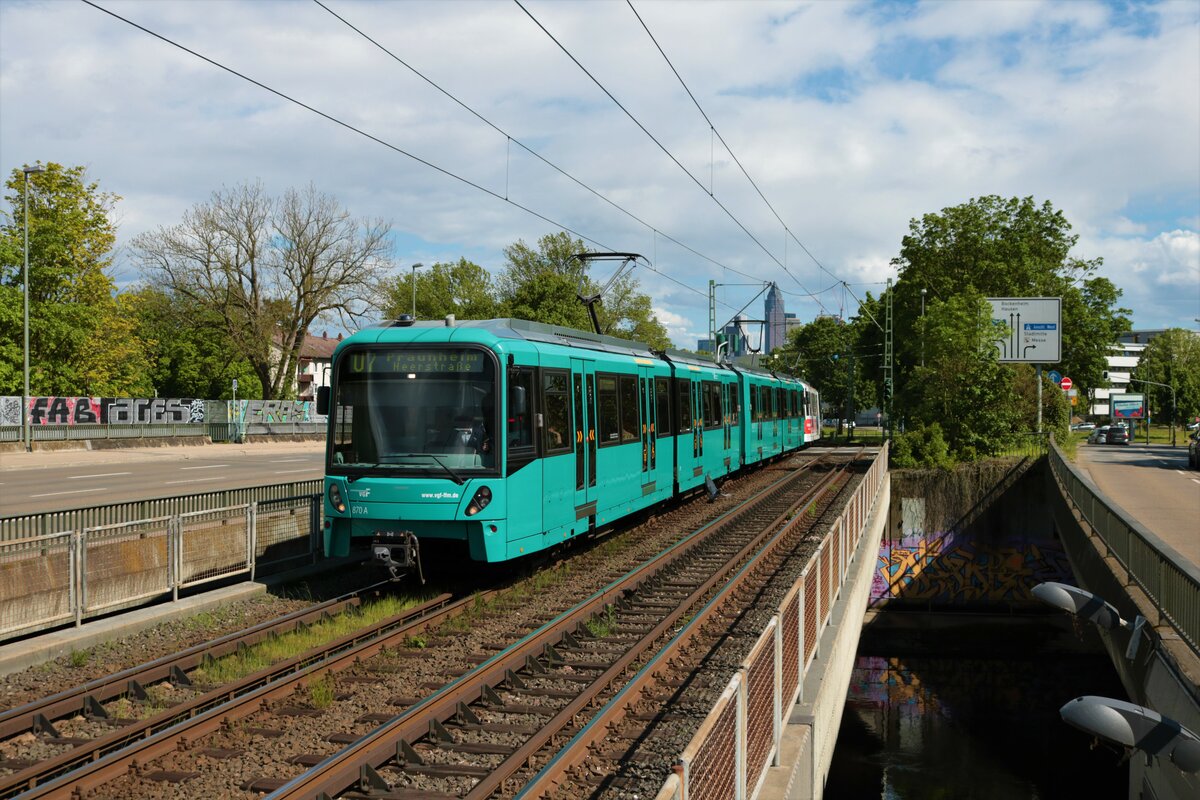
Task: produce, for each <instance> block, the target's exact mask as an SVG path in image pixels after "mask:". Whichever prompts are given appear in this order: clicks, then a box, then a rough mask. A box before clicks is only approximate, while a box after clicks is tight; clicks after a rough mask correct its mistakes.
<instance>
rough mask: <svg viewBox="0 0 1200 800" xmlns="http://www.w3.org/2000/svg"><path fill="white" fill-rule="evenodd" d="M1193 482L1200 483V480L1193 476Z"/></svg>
mask: <svg viewBox="0 0 1200 800" xmlns="http://www.w3.org/2000/svg"><path fill="white" fill-rule="evenodd" d="M1192 483H1200V480H1197V479H1196V478H1192Z"/></svg>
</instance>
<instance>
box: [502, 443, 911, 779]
mask: <svg viewBox="0 0 1200 800" xmlns="http://www.w3.org/2000/svg"><path fill="white" fill-rule="evenodd" d="M887 449H888V448H887V445H886V444H885V445H884V446H883V448H882V449H881V450H880V452H879V455H878V456H876V458H875V460H874V463H872V465H871V468H870V470H868V472H867V475H866V477H865V478H864V479H863V481H862V482H861V483H859V485H858V487H857V488H856V489H855V492H854V495H853V496H852V497H851V499H850V502H849V503H848V504H847V505H846V507H845V509H844V510H843V511H842V514H841V515H840V516H839V517H838V519H837V521H836V522H835V523H834V524H833V526H832V527H831V528H830V530H829V532H828V533H827V534H826V536H825V538H824V539H823V540H822V542H821V544H820V546H819V547H818V548H817V549H816V550H815V551H814V552H813V554H812V556H811V558H810V559H809V562H808V564H807V565H806V566H805V567H804V570H803V572H802V573H801V576H800V578H799V579H798V580H797V581H796V583H795V584H794V585H793V586H792V588H791V589H790V590H789V591H788V592H787V594H786V595H785V596H784V599H783V601H782V602H781V603H780V605H779V608H778V611H777V613H776V614H775V615H774V616H773V617H772V618H771V619H770V621H769V622H768V623H767V625H766V627H765V629H764V630H763V632H762V634H761V635H760V637H759V639H758V641H757V643H756V644H755V646H754V647H753V648H752V649H751V651H750V654H749V655H747V656H746V658H745V660H744V661H743V662H742V665H741V667H740V668H739V669H738V671H737V673H735V674H734V676H733V677H732V678H731V679H730V681H729V684H728V685H727V686H726V688H725V691H724V693H723V694H722V695H721V698H720V700H719V701H718V702H717V704H716V706H715V707H714V708H713V709H712V710H711V711H710V712H709V714H708V716H707V717H706V718H705V719H704V721H703V722H702V723H701V724H700V727H699V730H698V731H697V732H696V734H695V735H694V736H693V737H692V740H691V742H690V743H689V744H688V745H687V747H686V748H685V749H684V751H683V753H682V754H681V755H680V756H679V759H678V760H677V762H676V766H675V769H674V772H673V774H672V775H670V776H669V777H668V778H667V780H666V781H665V782H664V784H663V785H662V787H661V788H660V790H659V792H658V794H657V795H656V796H655V798H656V800H681V798H696V797H701V796H703V797H706V798H730V799H731V800H732V799H733V798H754V797H756V796H757V795H758V793H759V791H760V790H761V789H762V786H763V783H764V781H765V779H766V773H767V769H768V768H769V767H771V766H779V765H780V758H781V736H782V731H783V728H784V725H785V723H786V722H787V719H788V716H789V715H790V714H791V711H792V706H793V704H794V703H796V702H799V701H801V700H804V699H805V698H804V697H803V687H804V678H805V675H806V674H807V672H808V669H809V667H810V666H811V665H812V663H813V660H814V659H815V658H817V656H818V652H817V648H818V643H819V642H820V638H821V633H822V631H824V629H825V627H826V626H827V625H829V623H830V621H831V618H832V611H833V603H834V602H835V601H836V599H837V596H838V594H839V592H840V591H841V589H842V586H843V582H844V580H845V579H846V577H847V574H848V572H849V569H850V566H851V564H852V563H853V560H854V555H855V552H856V549H857V546H858V544H859V542H860V541H861V540H862V537H863V534H864V533H865V532H866V526H867V523H868V521H869V520H870V518H871V514H872V512H873V511H874V510H875V506H876V502H877V500H878V497H879V490H880V487H881V486H882V485H883V479H884V476H885V473H886V472H887V460H888V453H887ZM869 557H873V555H870V556H869ZM603 716H604V713H603V712H601V713H600V714H598V715H597V717H596V718H595V719H594V720H593V722H595V720H599V719H602V718H603ZM836 731H837V728H836V726H835V727H833V728H832V729H831V730H830V731H827V732H826V735H825V736H824V737H821V738H820V739H819V740H817V741H811V742H809V744H808V747H809V748H813V749H814V751H815V752H814V755H813V763H828V754H829V753H830V752H831V751H832V748H833V746H834V741H833V735H834V734H836ZM544 774H545V771H544V772H543V775H539V776H538V779H535V781H534V782H533V783H532V784H531V785H530V787H528V788H527V790H526V791H525V792H523V793H522V794H521V795H519V797H520V798H521V800H524V799H525V798H533V797H538V796H543V795H544V794H545V793H544V791H543V789H542V788H541V786H540V785H539V779H542V778H543V776H544Z"/></svg>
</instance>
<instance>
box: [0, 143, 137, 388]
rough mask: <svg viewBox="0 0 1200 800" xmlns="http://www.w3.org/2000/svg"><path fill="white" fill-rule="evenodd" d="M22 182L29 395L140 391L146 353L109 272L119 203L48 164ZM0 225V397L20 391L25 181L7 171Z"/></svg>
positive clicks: (80, 171)
mask: <svg viewBox="0 0 1200 800" xmlns="http://www.w3.org/2000/svg"><path fill="white" fill-rule="evenodd" d="M28 182H29V198H28V200H29V352H30V355H29V363H30V393H31V394H34V395H46V394H61V395H116V396H122V395H124V396H129V395H134V396H136V395H139V394H147V393H148V392H149V391H150V382H149V379H148V377H147V374H146V362H145V347H144V343H143V342H141V341H140V340H139V339H138V338H137V336H136V335H135V333H134V321H133V317H132V314H131V309H130V308H129V307H128V305H127V304H125V303H123V302H121V301H120V300H119V299H118V298H117V297H115V296H114V290H115V285H114V283H113V280H112V278H111V277H110V276H109V274H108V270H109V268H110V266H111V264H112V248H113V244H114V243H115V241H116V225H115V224H114V223H113V222H112V220H111V219H110V218H109V215H110V214H111V212H112V210H113V208H114V207H115V206H116V203H117V201H118V200H120V198H119V197H117V196H116V195H115V194H111V193H108V192H102V191H100V189H99V184H97V183H95V182H91V183H89V182H88V180H87V175H86V171H85V169H84V168H83V167H64V166H63V165H61V164H56V163H53V162H50V163H47V164H46V165H45V171H44V172H41V173H35V174H31V175H30V176H29V179H28ZM5 185H6V187H7V188H8V189H9V191H10V194H8V195H7V196H6V197H5V199H6V200H7V201H8V203H9V206H10V209H11V210H10V211H6V212H4V214H3V217H2V218H0V394H18V395H19V394H21V393H22V390H23V361H24V295H23V291H22V286H23V283H24V252H25V250H24V233H25V200H26V198H25V188H26V179H25V175H24V174H23V172H22V170H21V169H19V168H18V169H14V170H13V171H12V173H11V174H10V176H9V178H8V180H7V182H6V184H5Z"/></svg>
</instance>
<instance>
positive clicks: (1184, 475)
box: [1175, 469, 1195, 480]
mask: <svg viewBox="0 0 1200 800" xmlns="http://www.w3.org/2000/svg"><path fill="white" fill-rule="evenodd" d="M1175 471H1176V472H1178V473H1179V474H1180V475H1182V476H1183V477H1185V478H1186V477H1187V476H1188V474H1187V473H1186V472H1184V471H1183V470H1181V469H1177V470H1175ZM1192 480H1195V478H1192Z"/></svg>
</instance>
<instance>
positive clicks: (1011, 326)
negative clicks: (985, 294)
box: [988, 297, 1062, 364]
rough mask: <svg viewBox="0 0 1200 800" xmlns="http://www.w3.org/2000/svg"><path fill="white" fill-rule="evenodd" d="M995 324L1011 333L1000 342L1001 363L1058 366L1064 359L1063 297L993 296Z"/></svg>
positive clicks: (997, 346) (998, 348)
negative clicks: (1001, 325)
mask: <svg viewBox="0 0 1200 800" xmlns="http://www.w3.org/2000/svg"><path fill="white" fill-rule="evenodd" d="M988 302H989V303H991V304H992V321H993V322H996V323H998V324H1003V325H1004V326H1005V327H1006V328H1007V329H1008V333H1007V335H1005V336H1001V337H999V338H997V339H996V349H997V350H999V351H1000V359H999V360H1000V361H1003V362H1006V363H1021V364H1057V363H1058V362H1059V361H1061V360H1062V356H1061V353H1062V298H1061V297H989V298H988Z"/></svg>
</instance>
